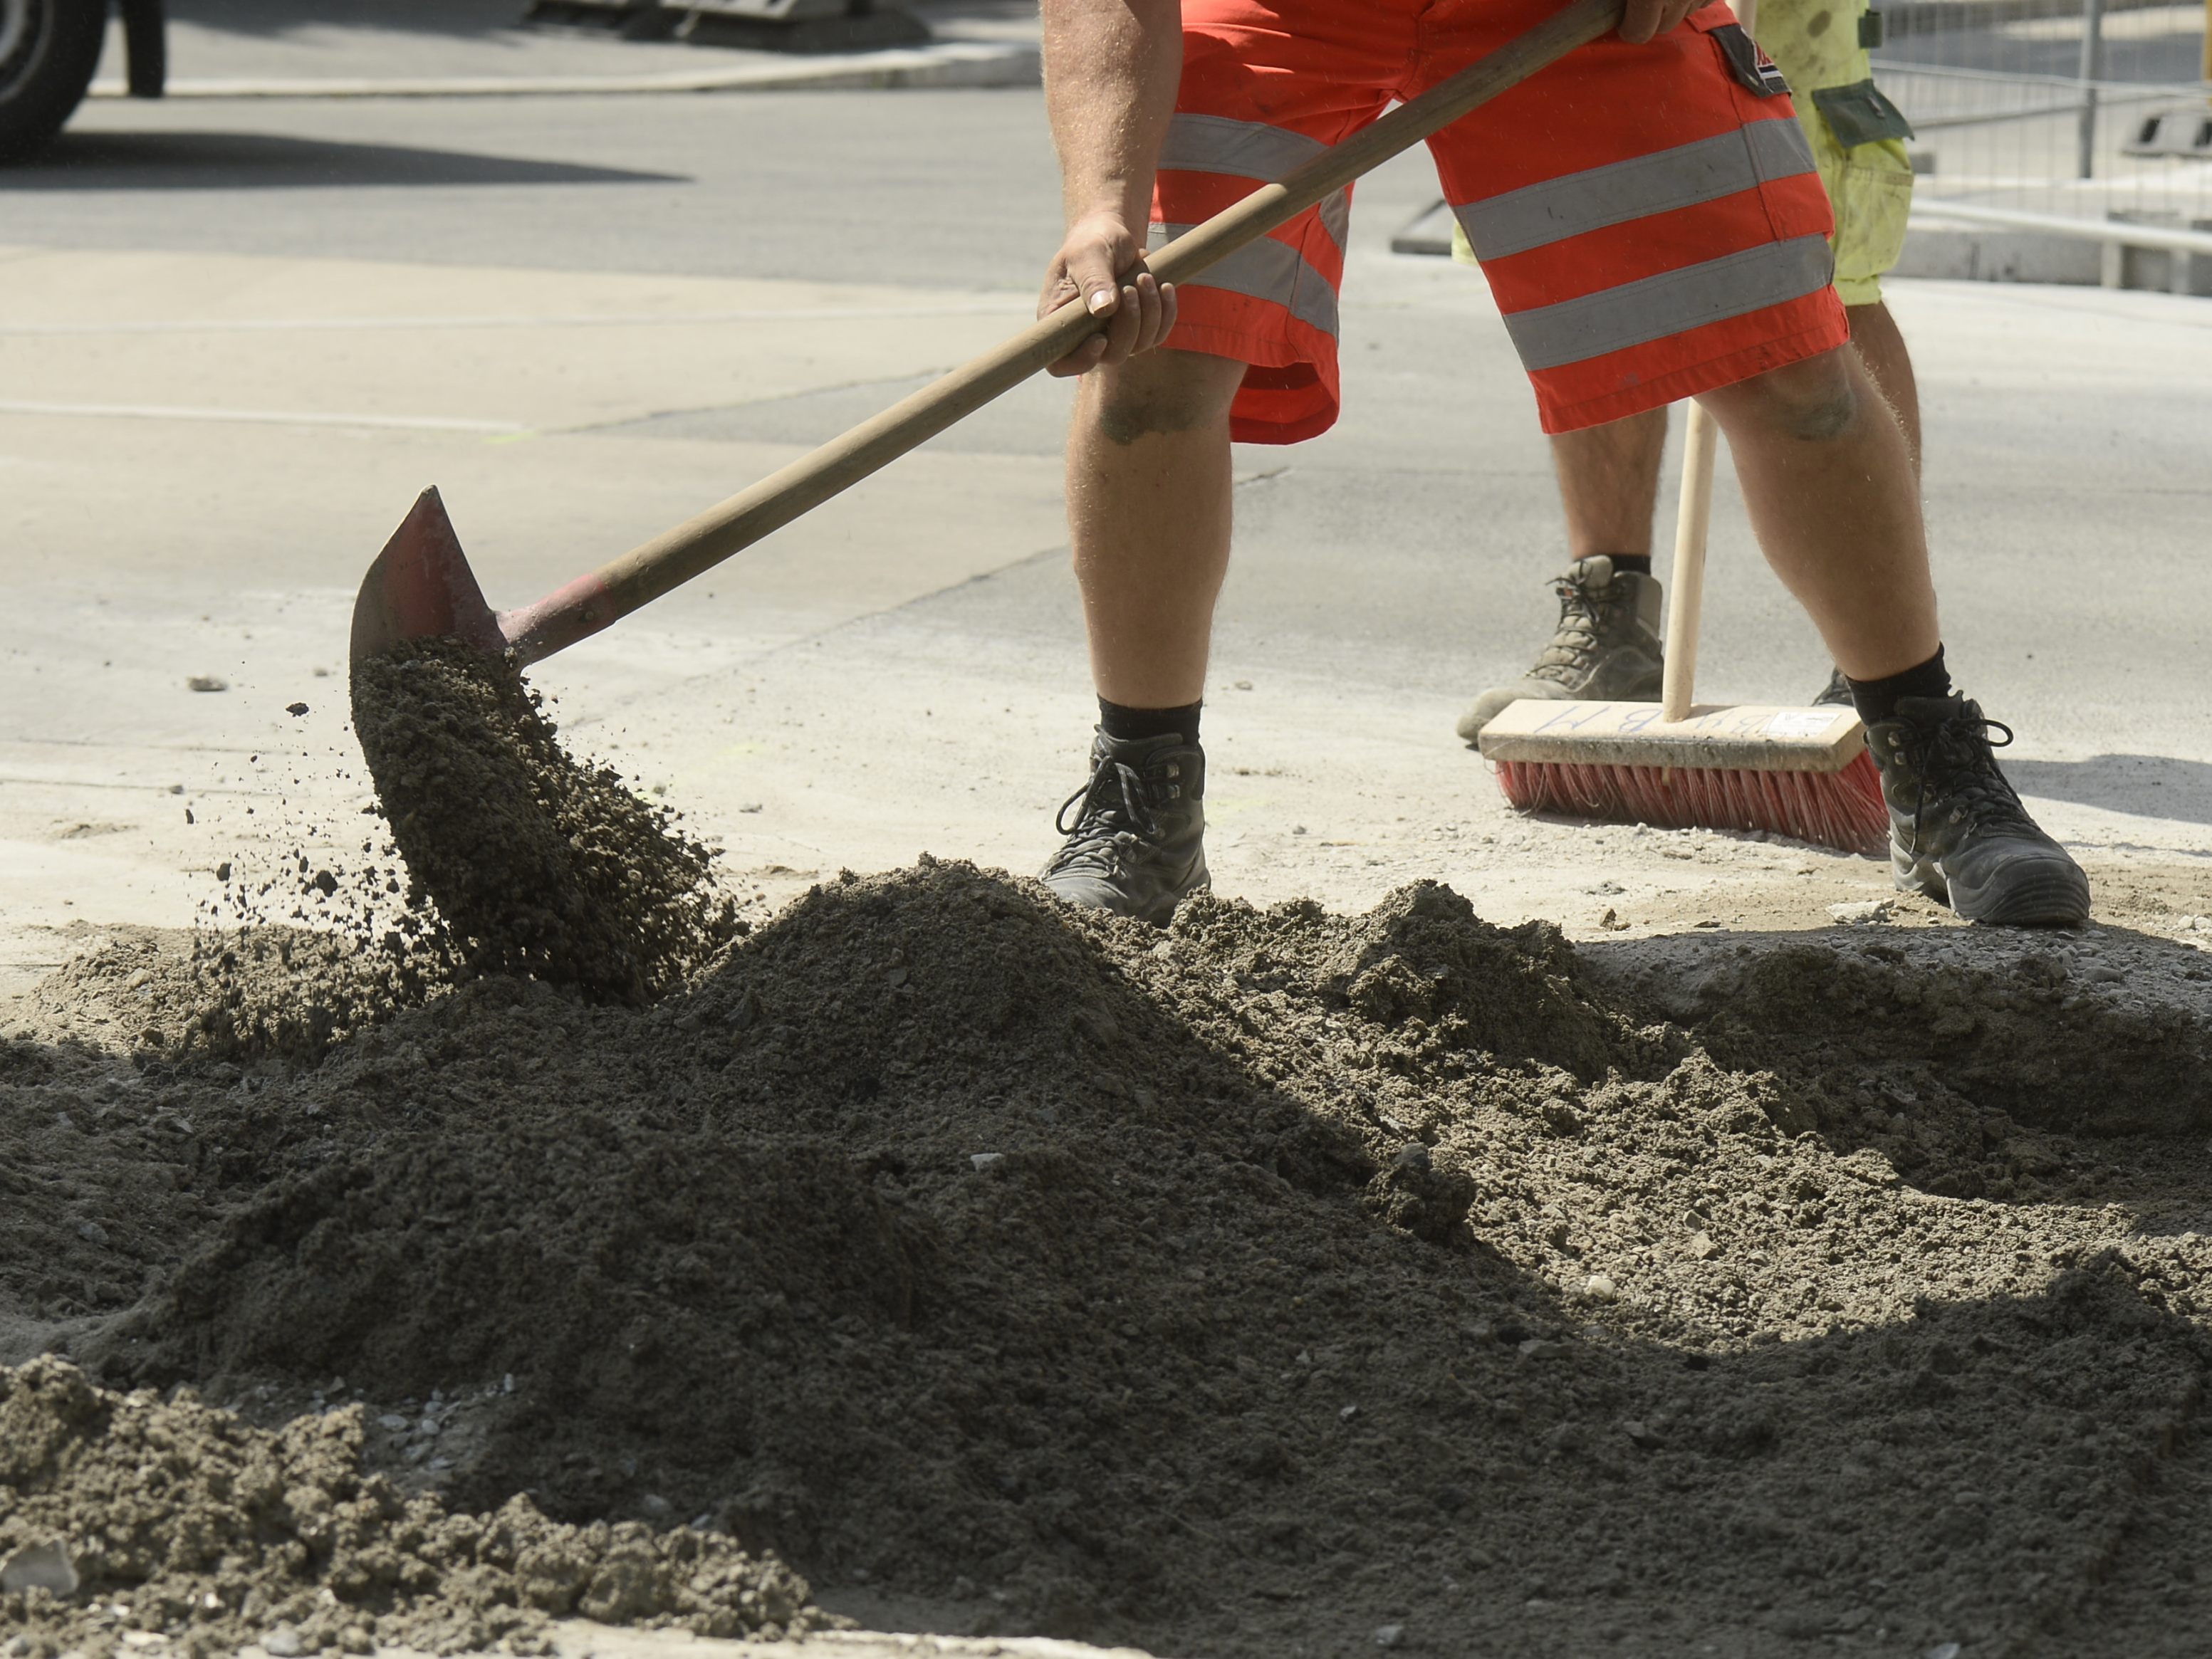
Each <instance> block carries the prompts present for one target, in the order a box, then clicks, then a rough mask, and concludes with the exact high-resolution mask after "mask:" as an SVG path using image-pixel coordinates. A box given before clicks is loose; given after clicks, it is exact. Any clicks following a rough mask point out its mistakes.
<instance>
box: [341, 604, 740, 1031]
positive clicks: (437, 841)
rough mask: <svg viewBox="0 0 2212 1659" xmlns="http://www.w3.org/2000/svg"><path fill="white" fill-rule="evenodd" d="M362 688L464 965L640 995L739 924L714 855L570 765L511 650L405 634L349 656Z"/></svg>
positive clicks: (365, 743)
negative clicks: (716, 878)
mask: <svg viewBox="0 0 2212 1659" xmlns="http://www.w3.org/2000/svg"><path fill="white" fill-rule="evenodd" d="M352 694H353V716H354V728H355V731H356V734H357V735H358V736H359V738H360V740H361V745H362V753H363V754H364V756H366V757H367V759H368V766H369V771H370V774H371V775H372V776H374V779H375V781H376V787H377V793H378V796H379V798H380V800H381V801H382V803H383V805H384V810H385V813H386V817H387V818H388V819H389V821H390V823H391V826H392V838H393V840H394V841H396V842H398V847H399V851H400V854H401V855H402V856H403V857H404V859H405V860H406V861H407V867H408V870H409V872H410V873H411V874H412V876H413V877H414V878H415V881H416V883H417V884H419V886H420V888H421V889H422V891H423V892H424V893H426V894H427V895H428V896H429V897H430V898H431V899H432V900H433V901H434V902H435V904H436V907H437V909H438V912H439V914H440V915H441V917H442V918H443V920H444V921H445V923H446V925H447V927H448V928H449V929H450V930H451V932H452V933H453V935H454V937H455V939H456V940H457V941H458V942H459V947H460V949H461V951H462V953H463V955H464V957H465V961H466V965H467V967H468V968H469V969H471V970H473V971H475V972H477V973H492V974H514V975H529V976H531V977H532V978H536V979H541V980H546V981H551V982H554V983H556V984H567V985H573V986H575V987H578V988H579V989H580V990H581V991H583V992H584V993H585V994H586V995H589V996H592V997H594V998H597V999H600V1000H614V1001H622V1002H642V1001H646V1000H649V999H651V998H653V997H654V996H657V995H659V994H661V993H662V992H664V991H665V990H667V989H669V988H670V987H671V986H673V985H675V984H677V983H678V982H679V981H681V980H682V979H683V977H684V975H686V974H688V973H690V971H692V970H693V969H696V967H698V965H699V964H700V963H702V962H703V961H704V960H705V959H706V958H707V957H708V956H709V955H710V954H711V953H712V952H713V951H714V949H715V948H716V947H717V946H718V945H720V944H722V943H723V942H724V941H726V939H729V938H730V937H731V935H732V933H733V932H734V929H735V922H734V921H733V914H732V907H731V905H730V903H729V902H728V901H727V900H726V898H724V897H722V896H718V895H717V894H716V893H715V892H714V889H713V884H712V883H711V881H710V880H709V878H708V872H709V870H710V867H711V865H712V854H711V853H710V852H709V850H708V848H704V847H702V846H701V845H700V844H699V843H698V842H695V841H693V840H691V839H690V837H689V836H685V835H684V834H683V833H682V831H681V830H679V829H677V828H676V825H675V823H674V816H673V814H672V813H671V812H670V811H668V810H667V809H665V808H663V807H656V806H650V805H647V804H646V803H645V802H643V801H641V800H640V799H637V797H636V796H635V795H633V794H631V793H629V790H628V789H626V788H625V787H623V782H622V780H621V779H620V778H619V777H618V776H617V775H616V774H615V773H614V772H613V771H611V770H610V769H607V768H605V767H600V766H593V765H590V764H586V763H580V762H578V761H576V760H574V758H572V757H570V756H569V755H568V752H567V751H566V750H564V749H563V748H562V746H561V742H560V738H559V736H558V734H557V733H556V731H555V729H554V726H553V723H552V721H551V720H550V718H548V716H547V715H546V714H545V711H544V705H543V701H542V699H541V698H540V697H539V696H538V693H537V692H536V691H534V690H532V689H531V687H530V686H529V685H528V684H526V682H525V681H524V679H523V678H522V675H521V672H520V670H519V669H518V668H517V667H516V665H514V663H513V660H512V659H508V658H506V657H501V656H495V655H493V654H490V653H485V652H481V651H477V650H475V649H473V648H471V647H468V646H465V645H463V644H461V643H460V642H459V641H456V640H450V639H428V640H418V641H409V642H407V643H405V644H404V645H401V646H399V647H396V648H394V649H393V650H392V651H390V652H386V653H382V654H380V655H379V656H376V657H373V658H370V659H366V660H364V661H362V662H358V663H356V664H355V665H354V667H353V685H352Z"/></svg>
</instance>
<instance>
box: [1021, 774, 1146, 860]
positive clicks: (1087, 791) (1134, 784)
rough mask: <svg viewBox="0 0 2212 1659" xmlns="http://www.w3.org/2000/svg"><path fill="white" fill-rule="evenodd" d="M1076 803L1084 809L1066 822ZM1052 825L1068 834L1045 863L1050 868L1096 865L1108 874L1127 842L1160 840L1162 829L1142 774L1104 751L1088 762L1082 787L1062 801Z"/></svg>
mask: <svg viewBox="0 0 2212 1659" xmlns="http://www.w3.org/2000/svg"><path fill="white" fill-rule="evenodd" d="M1077 806H1080V807H1081V808H1082V810H1081V811H1079V812H1078V813H1077V814H1076V818H1075V822H1074V823H1069V822H1068V821H1067V814H1068V812H1069V811H1070V809H1071V808H1074V807H1077ZM1052 827H1053V828H1054V829H1056V830H1058V831H1059V832H1060V834H1061V835H1063V836H1066V837H1067V840H1066V842H1065V843H1063V844H1062V846H1061V847H1060V851H1059V852H1057V853H1055V854H1054V855H1053V859H1052V862H1051V864H1050V865H1049V866H1047V868H1048V872H1050V873H1054V874H1057V873H1059V872H1061V871H1066V870H1096V871H1097V872H1099V873H1100V874H1102V875H1109V876H1110V875H1112V874H1113V873H1114V872H1115V871H1116V870H1118V869H1119V868H1120V867H1121V859H1122V857H1123V855H1124V854H1126V853H1127V852H1128V851H1129V850H1130V849H1131V848H1134V847H1136V846H1138V845H1139V844H1140V843H1141V842H1146V841H1158V839H1159V838H1160V835H1161V829H1160V821H1159V819H1158V818H1157V817H1154V816H1153V814H1152V805H1151V803H1150V802H1149V801H1147V800H1146V798H1145V780H1144V775H1142V774H1141V773H1139V771H1138V770H1137V769H1136V768H1135V767H1133V766H1132V765H1130V764H1129V763H1127V761H1121V760H1116V759H1115V758H1114V757H1113V756H1111V755H1106V754H1102V755H1100V756H1099V757H1097V761H1096V762H1095V763H1093V764H1092V766H1091V776H1090V779H1089V780H1088V781H1086V782H1085V784H1084V786H1083V787H1081V788H1080V789H1079V790H1077V791H1076V792H1075V793H1073V794H1072V795H1070V796H1069V797H1068V798H1067V799H1066V800H1064V801H1062V802H1060V811H1057V812H1055V813H1054V814H1053V819H1052Z"/></svg>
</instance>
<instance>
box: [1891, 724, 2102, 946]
mask: <svg viewBox="0 0 2212 1659" xmlns="http://www.w3.org/2000/svg"><path fill="white" fill-rule="evenodd" d="M1992 731H1996V732H2003V733H2004V742H2005V743H2007V744H2009V743H2010V742H2011V741H2012V728H2011V727H2010V726H2006V725H2004V724H2003V723H2002V721H1998V720H1984V719H1983V718H1982V710H1981V706H1980V705H1979V704H1978V703H1973V702H1968V701H1967V700H1966V698H1964V697H1962V696H1957V695H1956V694H1954V695H1953V696H1948V697H1900V698H1899V699H1898V703H1897V714H1896V718H1894V719H1893V720H1882V721H1880V722H1879V723H1877V724H1876V725H1875V726H1870V727H1869V728H1868V731H1867V746H1868V747H1869V749H1870V750H1873V752H1874V758H1875V765H1876V766H1878V767H1879V768H1881V793H1882V796H1883V798H1884V799H1886V800H1887V802H1888V803H1889V863H1890V871H1891V873H1892V875H1893V877H1894V878H1895V879H1896V882H1897V885H1898V887H1899V890H1902V891H1905V892H1908V893H1925V894H1926V895H1927V896H1929V898H1932V899H1934V900H1935V901H1936V902H1937V903H1939V904H1948V905H1949V906H1950V907H1951V908H1953V909H1954V910H1955V911H1957V912H1958V913H1959V915H1961V916H1963V917H1965V918H1966V920H1967V921H1988V922H1996V923H1999V924H2001V925H2005V926H2010V927H2080V926H2081V923H2083V922H2085V921H2087V920H2088V919H2089V878H2087V876H2085V875H2083V874H2082V873H2081V866H2079V865H2077V864H2076V863H2075V862H2074V860H2072V859H2071V858H2069V856H2068V855H2067V853H2066V849H2065V848H2063V847H2061V846H2060V845H2059V844H2058V843H2057V842H2055V841H2053V840H2051V837H2050V836H2046V835H2045V834H2044V833H2043V831H2042V830H2040V829H2037V828H2036V826H2035V821H2034V820H2033V818H2031V817H2028V815H2027V808H2026V807H2024V806H2022V805H2021V804H2020V797H2019V796H2018V795H2016V794H2015V793H2013V787H2012V786H2011V785H2010V784H2009V783H2007V782H2006V781H2005V776H2004V774H2003V773H2002V772H2000V771H1999V770H1997V760H1996V754H1995V753H1994V752H1993V745H1992V744H1990V732H1992ZM1995 746H2002V745H1995Z"/></svg>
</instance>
